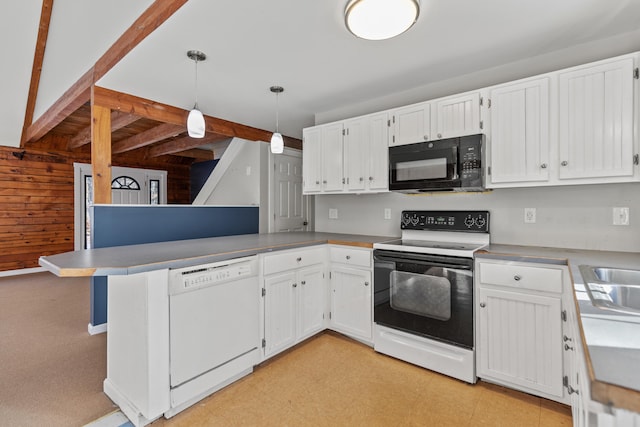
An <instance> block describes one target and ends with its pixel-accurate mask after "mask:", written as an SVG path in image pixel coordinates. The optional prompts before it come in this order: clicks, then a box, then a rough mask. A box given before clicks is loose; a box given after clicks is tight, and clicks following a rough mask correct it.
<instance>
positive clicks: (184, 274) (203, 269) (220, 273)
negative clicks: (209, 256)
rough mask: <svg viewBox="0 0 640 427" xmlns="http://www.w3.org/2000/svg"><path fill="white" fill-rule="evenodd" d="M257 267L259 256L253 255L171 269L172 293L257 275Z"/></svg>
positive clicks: (170, 287)
mask: <svg viewBox="0 0 640 427" xmlns="http://www.w3.org/2000/svg"><path fill="white" fill-rule="evenodd" d="M257 267H258V263H257V258H255V257H251V258H249V259H247V258H240V259H233V260H229V261H222V262H217V263H213V264H205V265H199V266H196V267H187V268H181V269H177V270H171V273H170V283H169V289H170V294H176V293H180V292H186V291H190V290H193V289H199V288H202V287H206V286H213V285H217V284H221V283H227V282H231V281H234V280H240V279H244V278H246V277H252V276H257V275H258V268H257Z"/></svg>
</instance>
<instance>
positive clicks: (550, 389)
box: [475, 258, 568, 402]
mask: <svg viewBox="0 0 640 427" xmlns="http://www.w3.org/2000/svg"><path fill="white" fill-rule="evenodd" d="M533 265H534V266H532V265H531V264H529V265H528V264H525V263H513V262H506V261H502V262H501V261H496V260H490V261H489V260H484V259H481V258H479V259H477V260H476V270H475V271H476V283H477V298H476V327H477V329H476V331H477V333H476V335H477V338H476V347H477V348H476V350H477V351H476V357H477V370H478V376H479V377H480V378H482V379H485V380H488V381H493V382H496V383H500V384H503V385H506V386H509V387H512V388H515V389H519V390H522V391H525V392H528V393H531V394H535V395H539V396H542V397H546V398H549V399H553V400H557V401H561V402H568V396H566V395H565V393H564V391H563V350H562V345H563V342H562V291H563V286H562V284H563V276H564V274H566V271H564V270H563V267H562V266H541V265H540V264H533ZM565 270H566V268H565Z"/></svg>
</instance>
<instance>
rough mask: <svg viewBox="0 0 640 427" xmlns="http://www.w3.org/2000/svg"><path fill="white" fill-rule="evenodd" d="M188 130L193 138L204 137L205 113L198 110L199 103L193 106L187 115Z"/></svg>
mask: <svg viewBox="0 0 640 427" xmlns="http://www.w3.org/2000/svg"><path fill="white" fill-rule="evenodd" d="M187 132H188V133H189V136H190V137H191V138H204V115H203V114H202V111H200V110H198V104H196V105H194V106H193V110H191V111H189V117H187Z"/></svg>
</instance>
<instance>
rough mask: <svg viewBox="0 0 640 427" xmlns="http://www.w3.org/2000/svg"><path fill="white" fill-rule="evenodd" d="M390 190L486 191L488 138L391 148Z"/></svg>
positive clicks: (428, 142) (443, 140) (449, 140)
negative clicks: (486, 142)
mask: <svg viewBox="0 0 640 427" xmlns="http://www.w3.org/2000/svg"><path fill="white" fill-rule="evenodd" d="M389 190H391V191H398V192H401V193H421V192H429V191H482V190H484V135H483V134H478V135H469V136H461V137H458V138H448V139H441V140H438V141H427V142H418V143H415V144H408V145H399V146H395V147H389Z"/></svg>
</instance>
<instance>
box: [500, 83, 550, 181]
mask: <svg viewBox="0 0 640 427" xmlns="http://www.w3.org/2000/svg"><path fill="white" fill-rule="evenodd" d="M489 99H490V102H491V104H490V106H491V107H490V108H491V110H490V111H491V134H490V144H489V147H490V149H489V152H490V159H489V161H490V164H491V175H490V176H489V179H488V180H487V183H488V184H489V186H493V187H497V186H500V184H506V183H508V184H510V185H508V186H513V183H527V182H534V183H538V182H540V181H548V180H549V170H550V167H549V136H550V129H549V78H548V77H545V78H541V79H535V80H527V81H524V82H520V83H509V84H505V85H500V86H496V87H494V88H492V89H491V91H490V95H489ZM503 186H506V185H503Z"/></svg>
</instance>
